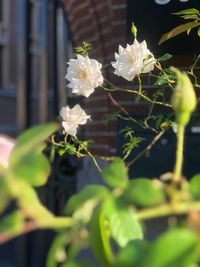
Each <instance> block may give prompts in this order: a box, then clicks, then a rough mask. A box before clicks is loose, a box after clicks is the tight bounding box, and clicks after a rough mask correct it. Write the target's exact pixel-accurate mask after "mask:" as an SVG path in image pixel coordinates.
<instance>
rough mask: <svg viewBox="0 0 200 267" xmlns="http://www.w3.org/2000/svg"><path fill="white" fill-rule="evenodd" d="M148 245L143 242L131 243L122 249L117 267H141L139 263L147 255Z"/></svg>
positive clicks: (118, 256)
mask: <svg viewBox="0 0 200 267" xmlns="http://www.w3.org/2000/svg"><path fill="white" fill-rule="evenodd" d="M147 248H148V243H147V242H146V241H143V240H134V241H130V242H129V243H128V244H127V245H126V246H125V247H124V248H121V249H120V251H119V254H118V255H117V258H116V261H115V262H116V263H115V265H114V266H115V267H122V266H123V267H134V266H137V267H138V266H139V262H140V261H141V259H143V258H144V257H145V255H146V252H147Z"/></svg>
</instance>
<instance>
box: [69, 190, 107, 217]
mask: <svg viewBox="0 0 200 267" xmlns="http://www.w3.org/2000/svg"><path fill="white" fill-rule="evenodd" d="M107 194H109V191H108V190H107V188H106V187H104V186H101V185H88V186H87V187H85V188H83V190H82V191H81V192H80V193H78V194H75V195H73V196H72V197H71V198H70V199H69V201H68V202H67V206H66V212H67V213H73V212H75V211H76V210H77V209H81V208H82V206H83V205H84V203H86V202H87V201H89V200H91V199H93V201H96V204H98V202H99V201H101V200H102V199H104V198H105V197H106V196H107Z"/></svg>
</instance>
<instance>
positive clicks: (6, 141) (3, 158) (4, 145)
mask: <svg viewBox="0 0 200 267" xmlns="http://www.w3.org/2000/svg"><path fill="white" fill-rule="evenodd" d="M14 145H15V141H14V140H13V139H12V138H10V137H7V136H5V135H0V165H2V166H3V167H5V168H8V165H9V157H10V154H11V151H12V150H13V147H14Z"/></svg>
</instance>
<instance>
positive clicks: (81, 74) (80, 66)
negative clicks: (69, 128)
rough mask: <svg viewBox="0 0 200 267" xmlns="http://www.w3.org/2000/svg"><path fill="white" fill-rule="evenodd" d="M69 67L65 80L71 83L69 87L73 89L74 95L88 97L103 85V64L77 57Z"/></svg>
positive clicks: (86, 57) (71, 60)
mask: <svg viewBox="0 0 200 267" xmlns="http://www.w3.org/2000/svg"><path fill="white" fill-rule="evenodd" d="M68 65H69V66H68V68H67V74H66V76H65V78H66V79H67V80H68V81H69V84H68V87H70V88H72V93H75V94H78V95H83V96H85V97H88V96H90V95H91V94H92V93H93V92H94V89H95V88H96V87H98V86H100V85H102V83H103V76H102V73H101V67H102V64H100V63H99V62H98V61H97V60H95V59H90V58H89V57H88V56H85V57H84V56H81V55H77V59H70V61H69V62H68Z"/></svg>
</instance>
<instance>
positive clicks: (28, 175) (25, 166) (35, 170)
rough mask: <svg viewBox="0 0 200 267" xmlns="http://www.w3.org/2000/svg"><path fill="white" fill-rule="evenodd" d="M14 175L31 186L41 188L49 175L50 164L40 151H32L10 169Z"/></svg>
mask: <svg viewBox="0 0 200 267" xmlns="http://www.w3.org/2000/svg"><path fill="white" fill-rule="evenodd" d="M11 169H12V172H13V173H14V175H15V176H16V177H17V178H19V179H23V180H25V181H26V182H27V183H28V184H30V185H32V186H42V185H44V184H45V183H46V181H47V179H48V176H49V174H50V170H51V168H50V164H49V162H48V160H47V158H46V157H45V156H44V155H43V154H42V152H40V151H35V150H32V152H29V154H26V156H25V157H23V158H21V159H20V161H19V162H18V163H17V164H16V165H14V166H12V167H11Z"/></svg>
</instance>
